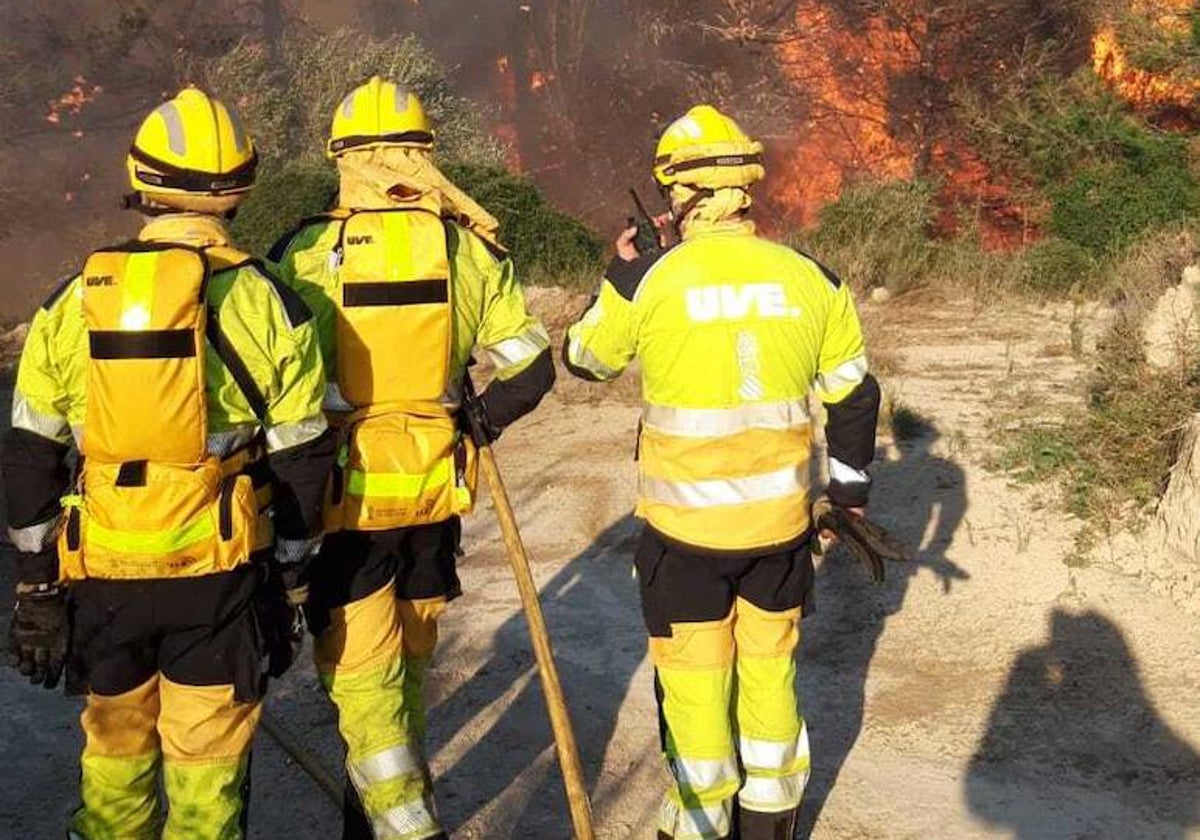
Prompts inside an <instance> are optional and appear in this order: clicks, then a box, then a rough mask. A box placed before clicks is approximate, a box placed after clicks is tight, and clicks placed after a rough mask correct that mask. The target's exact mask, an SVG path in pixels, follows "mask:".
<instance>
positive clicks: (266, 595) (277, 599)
mask: <svg viewBox="0 0 1200 840" xmlns="http://www.w3.org/2000/svg"><path fill="white" fill-rule="evenodd" d="M307 594H308V587H307V586H304V587H302V588H299V589H288V588H285V585H284V583H283V581H282V579H281V578H280V576H279V575H278V574H272V575H271V576H270V577H269V578H268V580H267V581H266V582H264V584H263V585H262V586H261V587H260V588H259V593H258V596H257V600H258V603H257V605H256V607H255V610H256V612H257V614H258V621H259V626H260V627H261V628H262V633H263V643H264V645H265V647H266V654H267V676H268V677H276V678H278V677H282V676H283V675H284V674H286V673H287V671H288V669H289V668H291V667H292V665H293V664H294V663H295V661H296V660H297V659H298V658H299V656H300V649H301V647H303V645H304V632H305V624H304V613H303V612H301V610H300V606H301V604H302V603H303V597H304V596H307Z"/></svg>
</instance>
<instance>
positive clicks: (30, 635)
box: [8, 583, 71, 689]
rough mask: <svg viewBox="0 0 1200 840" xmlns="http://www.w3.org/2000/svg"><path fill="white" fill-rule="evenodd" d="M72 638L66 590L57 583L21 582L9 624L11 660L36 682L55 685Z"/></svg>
mask: <svg viewBox="0 0 1200 840" xmlns="http://www.w3.org/2000/svg"><path fill="white" fill-rule="evenodd" d="M70 639H71V615H70V610H69V608H68V605H67V593H66V590H65V589H64V588H63V587H61V586H59V585H58V584H56V583H18V584H17V603H16V606H14V607H13V614H12V622H11V623H10V624H9V626H8V664H9V665H11V666H12V667H14V668H16V669H17V670H18V671H20V672H21V674H22V675H23V676H26V677H29V682H30V683H32V684H33V685H41V686H45V687H46V688H50V689H53V688H55V687H57V686H58V681H59V678H61V677H62V672H63V666H64V664H65V662H66V659H67V647H68V644H69V642H70Z"/></svg>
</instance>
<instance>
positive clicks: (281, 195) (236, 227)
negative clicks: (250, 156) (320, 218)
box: [230, 161, 338, 254]
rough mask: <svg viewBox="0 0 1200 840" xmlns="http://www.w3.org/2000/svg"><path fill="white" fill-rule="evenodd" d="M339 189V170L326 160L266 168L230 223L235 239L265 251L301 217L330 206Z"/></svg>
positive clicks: (254, 250) (253, 250)
mask: <svg viewBox="0 0 1200 840" xmlns="http://www.w3.org/2000/svg"><path fill="white" fill-rule="evenodd" d="M337 188H338V184H337V172H336V171H335V170H334V168H333V167H332V166H330V165H328V164H327V163H325V162H324V161H296V162H293V163H286V164H283V165H275V166H269V167H267V168H266V169H265V171H263V172H261V173H259V176H258V183H257V184H256V185H255V187H254V190H253V191H251V193H250V197H249V198H247V199H246V202H245V203H244V204H243V205H242V206H241V207H240V208H238V214H237V216H236V217H235V218H234V220H233V224H231V225H230V232H231V233H232V234H233V238H234V241H235V242H236V243H237V245H238V246H239V247H241V248H243V249H245V250H246V251H248V252H250V253H251V254H265V253H266V252H267V251H268V250H269V249H270V247H271V246H272V245H274V244H275V242H276V240H278V239H279V238H280V237H281V236H283V235H284V234H286V233H287V232H288V231H290V230H291V229H292V228H293V227H294V226H295V225H296V223H297V222H299V221H300V220H301V219H303V218H304V217H306V216H312V215H315V214H317V213H320V212H322V211H324V210H327V209H329V207H330V204H331V202H332V201H333V198H334V196H335V195H336V194H337Z"/></svg>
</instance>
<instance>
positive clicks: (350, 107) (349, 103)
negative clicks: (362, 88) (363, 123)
mask: <svg viewBox="0 0 1200 840" xmlns="http://www.w3.org/2000/svg"><path fill="white" fill-rule="evenodd" d="M357 92H358V91H354V92H353V93H349V94H347V95H346V98H345V99H343V100H342V116H343V117H345V118H346V119H350V118H352V117H353V116H354V94H355V93H357Z"/></svg>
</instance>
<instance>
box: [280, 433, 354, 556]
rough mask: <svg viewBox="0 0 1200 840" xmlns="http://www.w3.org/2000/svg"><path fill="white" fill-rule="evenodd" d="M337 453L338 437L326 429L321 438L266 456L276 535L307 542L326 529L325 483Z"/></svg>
mask: <svg viewBox="0 0 1200 840" xmlns="http://www.w3.org/2000/svg"><path fill="white" fill-rule="evenodd" d="M336 452H337V436H336V435H335V434H334V432H333V430H332V429H326V430H325V432H324V433H323V434H322V435H321V436H320V437H318V438H315V439H313V440H311V441H309V442H308V443H302V444H300V445H299V446H292V447H289V448H288V449H284V450H282V451H280V452H273V453H271V454H270V455H268V456H267V466H268V467H269V468H270V470H271V481H272V483H273V485H274V488H273V489H274V503H273V504H274V509H275V514H274V520H275V533H276V534H277V535H278V536H279V537H281V538H283V539H287V540H304V539H308V538H310V537H314V536H316V535H317V534H319V533H321V531H322V529H323V528H324V521H323V516H324V505H325V484H326V482H327V481H328V479H329V470H330V467H332V466H333V458H334V455H335V454H336Z"/></svg>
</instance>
